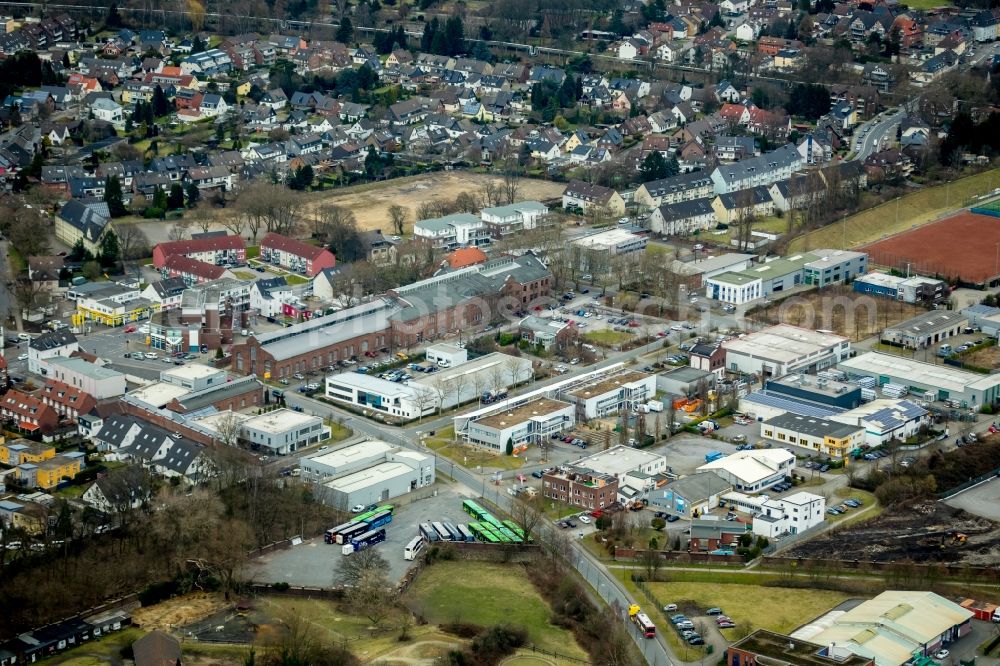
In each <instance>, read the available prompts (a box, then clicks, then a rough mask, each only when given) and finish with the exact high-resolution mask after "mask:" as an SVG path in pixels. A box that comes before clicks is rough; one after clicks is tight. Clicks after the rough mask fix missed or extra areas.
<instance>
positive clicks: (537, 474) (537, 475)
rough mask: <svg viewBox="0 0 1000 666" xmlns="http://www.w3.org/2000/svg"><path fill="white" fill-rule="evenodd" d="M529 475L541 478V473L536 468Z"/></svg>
mask: <svg viewBox="0 0 1000 666" xmlns="http://www.w3.org/2000/svg"><path fill="white" fill-rule="evenodd" d="M531 476H533V477H535V478H536V479H540V478H542V473H541V472H539V471H537V470H536V471H534V472H532V473H531Z"/></svg>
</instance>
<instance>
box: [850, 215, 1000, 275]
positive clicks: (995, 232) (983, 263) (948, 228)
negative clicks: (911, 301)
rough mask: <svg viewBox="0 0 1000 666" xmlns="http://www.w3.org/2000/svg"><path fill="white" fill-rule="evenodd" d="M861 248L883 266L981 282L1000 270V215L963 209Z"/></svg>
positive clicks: (873, 260)
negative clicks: (982, 213)
mask: <svg viewBox="0 0 1000 666" xmlns="http://www.w3.org/2000/svg"><path fill="white" fill-rule="evenodd" d="M861 249H862V250H864V251H865V252H868V254H869V255H870V256H871V262H872V263H873V264H877V265H879V266H888V267H890V268H895V269H897V270H902V271H906V270H907V269H908V270H909V272H910V273H920V274H922V275H940V276H942V277H944V278H949V279H950V278H960V279H961V280H962V281H964V282H971V283H974V284H981V283H984V282H987V281H989V280H990V279H991V278H993V277H995V276H996V275H997V274H1000V217H994V216H992V215H978V214H976V213H970V212H962V213H958V214H957V215H952V216H951V217H946V218H945V219H943V220H939V221H937V222H932V223H931V224H925V225H924V226H922V227H917V228H915V229H913V230H911V231H904V232H903V233H900V234H896V235H895V236H890V237H889V238H886V239H885V240H880V241H878V242H876V243H872V244H870V245H865V246H864V247H862V248H861Z"/></svg>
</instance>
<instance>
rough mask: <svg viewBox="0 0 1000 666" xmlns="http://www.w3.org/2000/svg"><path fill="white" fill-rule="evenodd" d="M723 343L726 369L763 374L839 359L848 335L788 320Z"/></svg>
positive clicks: (780, 373)
mask: <svg viewBox="0 0 1000 666" xmlns="http://www.w3.org/2000/svg"><path fill="white" fill-rule="evenodd" d="M722 347H723V348H724V349H725V350H726V368H727V369H728V370H731V371H733V372H743V373H747V374H751V375H753V374H756V375H762V376H764V377H781V376H783V375H787V374H789V373H792V372H809V371H816V370H822V369H824V368H828V367H830V366H832V365H835V364H837V363H840V362H841V361H842V360H843V359H846V358H847V357H848V356H849V355H850V353H851V341H850V339H848V338H845V337H843V336H840V335H835V334H833V333H829V332H820V331H810V330H808V329H805V328H799V327H797V326H790V325H788V324H778V325H777V326H770V327H768V328H765V329H763V330H761V331H757V332H756V333H749V334H747V335H744V336H742V337H739V338H734V339H732V340H727V341H726V342H723V343H722Z"/></svg>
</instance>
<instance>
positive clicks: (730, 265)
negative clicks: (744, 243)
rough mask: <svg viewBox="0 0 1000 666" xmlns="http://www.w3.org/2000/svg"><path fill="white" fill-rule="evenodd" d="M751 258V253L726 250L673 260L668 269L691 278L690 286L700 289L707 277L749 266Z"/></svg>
mask: <svg viewBox="0 0 1000 666" xmlns="http://www.w3.org/2000/svg"><path fill="white" fill-rule="evenodd" d="M713 215H714V213H713ZM753 259H754V255H752V254H743V253H738V252H727V253H726V254H720V255H718V256H714V257H705V258H703V259H697V258H696V259H695V260H694V261H674V262H673V263H672V264H671V265H670V270H672V271H673V272H674V273H677V274H678V275H682V276H684V277H685V278H691V279H692V283H693V284H692V286H694V287H696V288H699V289H700V288H701V287H704V286H705V282H706V281H707V280H708V279H709V278H713V277H715V276H716V275H721V274H722V273H738V272H740V271H744V270H746V269H748V268H750V264H751V262H752V261H753Z"/></svg>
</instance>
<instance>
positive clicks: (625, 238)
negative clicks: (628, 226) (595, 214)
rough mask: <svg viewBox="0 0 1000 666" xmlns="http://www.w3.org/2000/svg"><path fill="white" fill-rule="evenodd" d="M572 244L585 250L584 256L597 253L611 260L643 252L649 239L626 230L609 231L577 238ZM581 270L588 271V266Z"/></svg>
mask: <svg viewBox="0 0 1000 666" xmlns="http://www.w3.org/2000/svg"><path fill="white" fill-rule="evenodd" d="M571 242H572V243H573V245H576V246H577V247H579V248H581V249H582V250H584V251H585V252H584V254H586V253H596V254H602V255H604V256H605V257H608V258H610V257H613V256H615V255H619V254H629V253H631V252H641V251H643V250H645V249H646V243H647V242H648V239H647V238H646V237H645V236H640V235H638V234H634V233H632V232H631V231H626V230H625V229H608V230H607V231H599V232H597V233H596V234H590V235H589V236H583V237H582V238H577V239H576V240H574V241H571ZM585 261H586V260H585ZM581 268H583V269H585V270H586V269H587V267H586V266H581Z"/></svg>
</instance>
